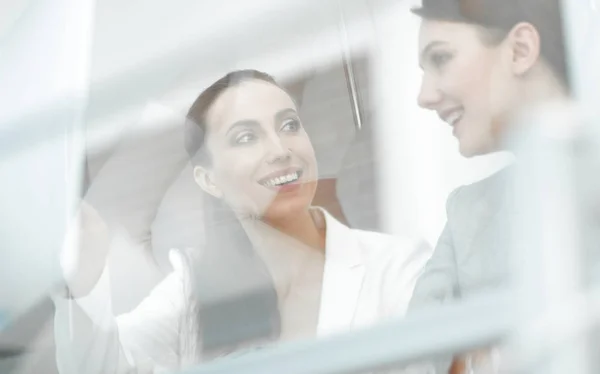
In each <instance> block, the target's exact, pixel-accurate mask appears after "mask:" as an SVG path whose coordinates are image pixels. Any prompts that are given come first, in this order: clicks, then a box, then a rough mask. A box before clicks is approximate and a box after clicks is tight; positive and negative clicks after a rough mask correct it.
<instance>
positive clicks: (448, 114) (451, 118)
mask: <svg viewBox="0 0 600 374" xmlns="http://www.w3.org/2000/svg"><path fill="white" fill-rule="evenodd" d="M464 114H465V110H464V109H463V108H462V107H457V108H451V109H447V110H444V111H440V112H438V115H439V117H440V118H441V119H442V121H444V122H446V123H447V124H449V125H450V126H452V127H455V126H456V124H457V123H458V122H459V121H460V120H461V119H462V117H463V115H464Z"/></svg>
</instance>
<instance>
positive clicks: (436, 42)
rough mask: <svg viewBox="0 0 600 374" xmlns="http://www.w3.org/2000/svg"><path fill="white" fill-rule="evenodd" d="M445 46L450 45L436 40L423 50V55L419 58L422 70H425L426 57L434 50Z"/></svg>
mask: <svg viewBox="0 0 600 374" xmlns="http://www.w3.org/2000/svg"><path fill="white" fill-rule="evenodd" d="M444 44H448V43H447V42H443V41H441V40H435V41H433V42H431V43H429V44H427V46H426V47H425V48H423V51H421V55H420V56H419V66H420V67H421V68H423V60H424V59H425V56H426V55H427V54H428V53H429V52H430V51H431V50H432V49H433V48H434V47H437V46H438V45H444Z"/></svg>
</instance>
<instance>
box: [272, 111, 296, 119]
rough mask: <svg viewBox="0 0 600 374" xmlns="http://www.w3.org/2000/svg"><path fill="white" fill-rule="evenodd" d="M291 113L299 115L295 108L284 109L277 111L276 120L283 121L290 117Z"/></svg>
mask: <svg viewBox="0 0 600 374" xmlns="http://www.w3.org/2000/svg"><path fill="white" fill-rule="evenodd" d="M290 114H291V115H294V116H295V115H297V113H296V110H295V109H293V108H285V109H282V110H280V111H279V112H277V113H275V121H276V122H281V121H283V120H284V119H285V117H288V116H289V115H290Z"/></svg>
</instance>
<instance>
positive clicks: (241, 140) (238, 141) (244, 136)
mask: <svg viewBox="0 0 600 374" xmlns="http://www.w3.org/2000/svg"><path fill="white" fill-rule="evenodd" d="M254 140H256V135H255V134H254V132H252V131H242V132H240V133H239V134H237V135H236V136H235V137H234V138H233V144H234V145H242V144H248V143H251V142H253V141H254Z"/></svg>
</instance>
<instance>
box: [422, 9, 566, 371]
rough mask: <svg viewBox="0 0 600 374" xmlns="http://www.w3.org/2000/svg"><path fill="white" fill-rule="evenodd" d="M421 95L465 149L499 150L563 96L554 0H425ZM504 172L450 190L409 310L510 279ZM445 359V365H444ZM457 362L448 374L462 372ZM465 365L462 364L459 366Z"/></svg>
mask: <svg viewBox="0 0 600 374" xmlns="http://www.w3.org/2000/svg"><path fill="white" fill-rule="evenodd" d="M413 12H414V13H415V14H417V15H419V16H420V17H422V19H423V21H422V25H421V30H420V35H419V61H420V66H421V68H422V70H423V78H422V85H421V91H420V93H419V97H418V103H419V105H420V106H421V107H423V108H426V109H429V110H433V111H435V112H437V114H438V115H439V117H440V118H441V119H442V120H443V121H444V122H446V123H448V124H449V125H450V126H451V127H452V132H453V135H454V136H455V137H456V138H457V139H458V143H459V148H460V152H461V154H463V155H464V156H466V157H472V156H477V155H483V154H487V153H491V152H494V151H498V150H502V149H503V146H502V145H503V141H504V139H505V137H506V135H507V133H508V132H509V131H510V127H511V126H512V124H513V123H516V121H514V119H515V118H518V116H520V115H521V114H522V113H523V112H526V111H529V110H532V109H535V108H537V107H538V106H543V105H548V104H549V103H552V102H564V101H566V100H568V98H569V92H570V89H569V73H568V69H567V63H566V59H565V42H564V40H563V31H562V20H561V13H560V4H559V0H502V1H498V0H423V4H422V7H420V8H417V9H414V10H413ZM505 175H506V172H504V171H502V172H500V173H498V174H497V175H494V176H492V177H490V178H487V179H485V180H483V181H480V182H478V183H475V184H472V185H469V186H463V187H460V188H458V189H457V190H455V191H454V192H453V193H452V194H451V195H450V197H449V199H448V202H447V216H448V222H447V224H446V227H445V229H444V231H443V233H442V235H441V236H440V239H439V241H438V244H437V246H436V249H435V251H434V254H433V256H432V258H431V259H430V260H429V262H428V264H427V266H426V268H425V271H424V273H423V275H422V276H421V277H420V278H419V280H418V282H417V285H416V288H415V292H414V295H413V299H412V300H411V306H410V307H411V309H418V308H420V307H422V306H427V305H432V304H433V305H435V304H439V303H444V302H447V301H449V300H452V299H458V298H465V297H469V296H471V295H473V294H476V293H482V292H485V291H486V290H490V289H494V288H497V287H501V286H503V285H505V284H506V282H507V281H508V277H507V275H508V271H509V269H508V249H507V248H506V247H507V242H506V241H505V240H504V239H505V238H506V236H507V235H505V234H503V233H502V231H501V229H500V225H499V217H501V216H502V215H501V214H498V213H499V212H501V211H502V209H507V208H506V207H507V206H508V202H507V200H506V193H505V191H504V189H503V188H502V187H500V186H501V182H502V180H503V179H504V176H505ZM448 365H449V362H446V363H441V364H440V366H441V368H440V369H439V370H438V371H439V372H440V373H446V372H447V370H448ZM459 366H461V365H458V363H457V364H456V365H455V367H454V368H453V372H456V373H458V372H461V371H460V370H462V369H459V368H458V367H459ZM465 370H467V369H465Z"/></svg>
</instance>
